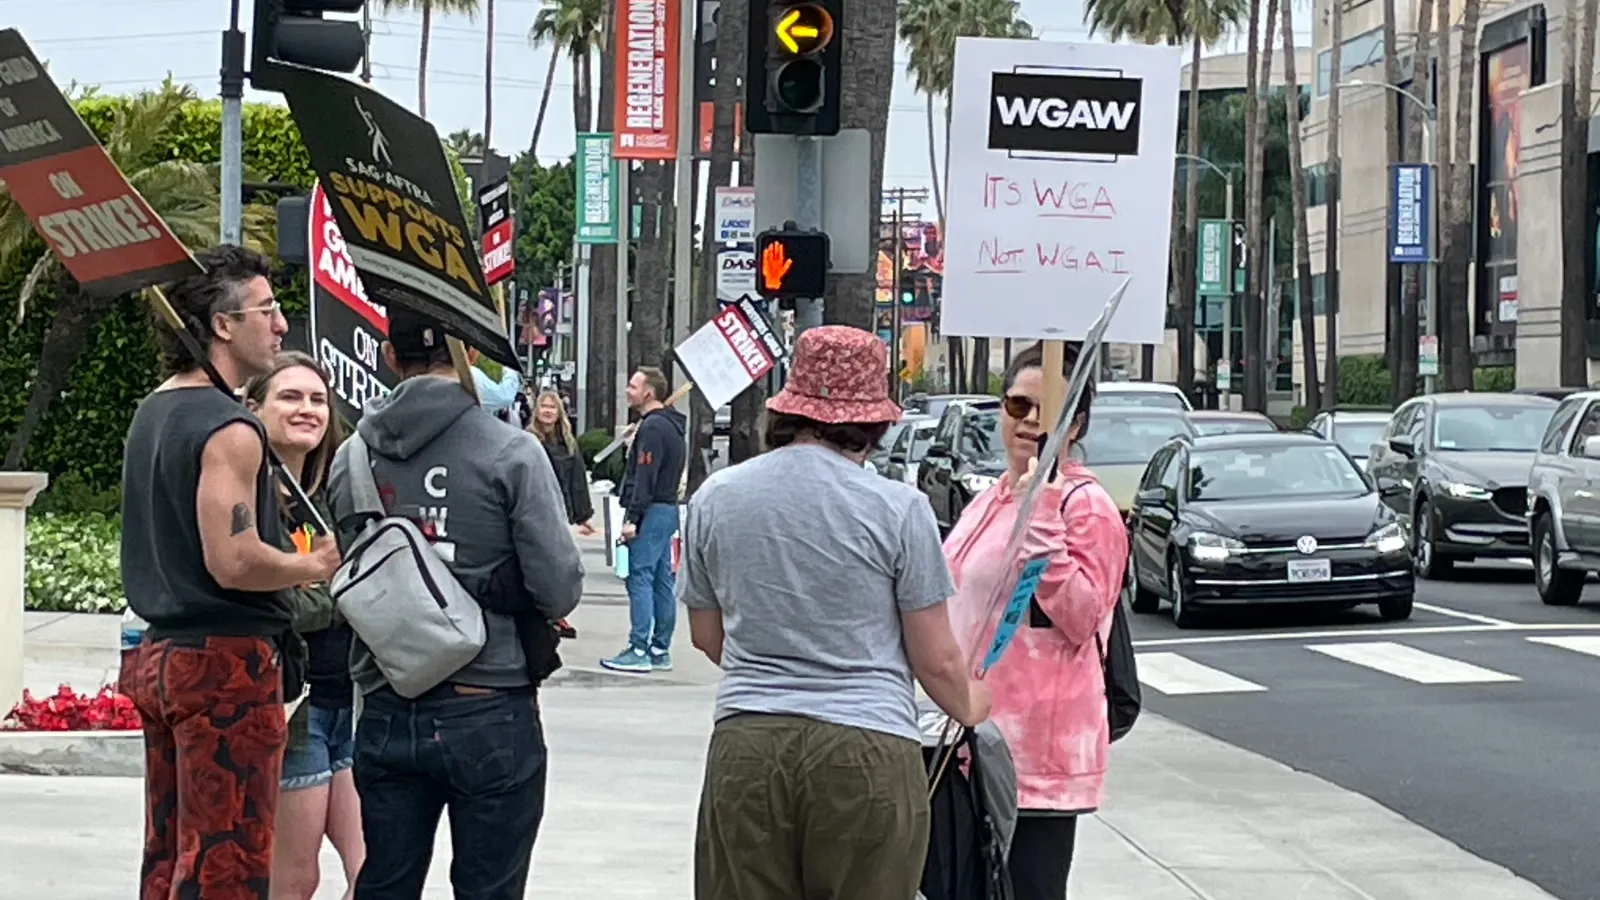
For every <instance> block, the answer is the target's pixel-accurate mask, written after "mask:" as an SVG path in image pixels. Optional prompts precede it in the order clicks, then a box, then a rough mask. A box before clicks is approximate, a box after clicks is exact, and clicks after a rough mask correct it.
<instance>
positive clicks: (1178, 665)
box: [1137, 653, 1266, 697]
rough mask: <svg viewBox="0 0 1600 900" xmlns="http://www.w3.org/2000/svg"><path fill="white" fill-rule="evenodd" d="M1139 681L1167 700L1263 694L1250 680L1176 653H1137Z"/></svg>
mask: <svg viewBox="0 0 1600 900" xmlns="http://www.w3.org/2000/svg"><path fill="white" fill-rule="evenodd" d="M1137 660H1138V668H1139V681H1140V683H1142V684H1144V685H1145V686H1147V687H1151V688H1154V689H1155V690H1158V691H1160V692H1161V693H1163V694H1166V695H1167V696H1169V697H1176V696H1180V695H1184V694H1243V693H1249V692H1251V691H1264V690H1266V688H1264V687H1262V686H1261V685H1259V684H1256V683H1255V682H1252V681H1245V680H1244V679H1243V678H1237V677H1235V676H1233V675H1229V674H1228V673H1227V672H1224V671H1222V670H1220V669H1213V668H1211V667H1210V666H1203V665H1201V664H1199V663H1197V662H1195V661H1194V660H1192V659H1189V658H1188V657H1186V656H1180V655H1179V654H1177V653H1139V654H1137Z"/></svg>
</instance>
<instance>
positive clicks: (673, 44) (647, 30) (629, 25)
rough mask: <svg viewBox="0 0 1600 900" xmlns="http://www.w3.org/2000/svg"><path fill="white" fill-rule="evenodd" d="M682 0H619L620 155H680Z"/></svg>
mask: <svg viewBox="0 0 1600 900" xmlns="http://www.w3.org/2000/svg"><path fill="white" fill-rule="evenodd" d="M682 6H683V4H682V3H679V2H678V0H617V19H616V23H615V26H616V32H615V35H616V42H615V43H616V60H615V67H614V68H613V70H612V71H614V72H615V73H616V81H617V86H616V106H615V107H614V110H613V119H612V121H614V122H615V123H616V129H617V131H616V140H615V142H614V145H613V147H612V152H613V153H614V154H616V157H617V159H646V160H670V159H676V158H677V156H678V140H679V138H680V135H679V134H678V91H679V90H681V89H690V90H692V89H693V87H692V86H690V85H680V84H678V68H679V66H678V29H679V28H680V27H681V24H680V21H679V10H680V9H681V8H682Z"/></svg>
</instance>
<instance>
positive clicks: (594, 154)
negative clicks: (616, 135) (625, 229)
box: [574, 134, 619, 244]
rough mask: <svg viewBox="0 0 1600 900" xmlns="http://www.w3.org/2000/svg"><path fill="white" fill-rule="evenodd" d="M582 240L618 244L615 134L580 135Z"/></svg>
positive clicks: (580, 234)
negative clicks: (613, 139) (612, 155)
mask: <svg viewBox="0 0 1600 900" xmlns="http://www.w3.org/2000/svg"><path fill="white" fill-rule="evenodd" d="M577 160H578V164H577V165H576V166H574V168H575V169H576V170H577V173H578V243H580V244H615V243H616V242H617V234H618V224H619V223H618V219H619V216H618V215H617V162H616V160H615V159H613V158H612V157H611V135H609V134H580V135H578V153H577Z"/></svg>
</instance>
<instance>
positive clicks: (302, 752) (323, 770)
mask: <svg viewBox="0 0 1600 900" xmlns="http://www.w3.org/2000/svg"><path fill="white" fill-rule="evenodd" d="M300 712H301V714H303V715H305V716H306V717H307V730H308V731H309V734H307V735H305V736H304V737H302V738H301V739H300V742H299V743H291V744H290V745H289V749H288V750H287V751H286V752H285V753H284V754H283V775H282V778H283V781H282V783H281V784H282V786H281V787H280V788H279V790H282V791H298V790H302V789H304V788H311V787H319V786H321V785H324V784H327V783H328V782H330V781H332V780H333V776H334V775H335V774H337V773H339V772H343V771H344V770H345V769H348V768H350V766H351V765H353V764H354V762H355V753H356V726H355V721H354V718H353V715H352V713H351V710H350V708H349V707H348V706H347V707H345V708H343V709H323V708H322V707H320V706H311V705H310V704H309V703H308V704H307V705H306V708H305V709H304V710H301V711H300Z"/></svg>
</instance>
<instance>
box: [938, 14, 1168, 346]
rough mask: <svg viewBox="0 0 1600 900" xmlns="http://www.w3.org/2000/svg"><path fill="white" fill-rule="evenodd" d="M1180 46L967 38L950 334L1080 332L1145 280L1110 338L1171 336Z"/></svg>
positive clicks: (955, 174) (950, 240)
mask: <svg viewBox="0 0 1600 900" xmlns="http://www.w3.org/2000/svg"><path fill="white" fill-rule="evenodd" d="M1181 63H1182V60H1181V51H1180V50H1179V49H1178V48H1173V47H1151V46H1136V45H1123V44H1115V45H1113V44H1068V43H1054V42H1049V41H1021V40H1003V39H994V38H961V39H960V40H959V41H957V43H956V59H955V79H954V96H953V98H952V107H951V108H952V118H951V124H950V133H951V135H953V137H952V143H951V147H950V161H949V162H950V185H949V190H948V197H949V201H948V206H949V218H948V225H947V229H948V233H947V234H946V235H945V248H944V249H945V253H944V279H945V280H944V308H943V311H942V320H941V331H942V332H943V333H945V334H947V335H972V336H979V337H1002V338H1020V339H1029V338H1041V339H1054V340H1079V339H1082V338H1083V336H1084V335H1085V334H1086V333H1087V332H1088V330H1089V327H1090V323H1092V322H1093V321H1094V319H1095V316H1096V315H1097V314H1099V312H1100V307H1101V304H1102V302H1103V299H1104V298H1105V297H1106V296H1108V295H1110V294H1111V292H1112V291H1113V290H1116V288H1117V287H1118V285H1120V284H1122V282H1123V281H1124V280H1125V279H1126V278H1128V277H1129V276H1132V277H1133V284H1132V286H1131V287H1130V288H1129V290H1128V295H1127V299H1126V302H1125V303H1124V304H1123V305H1124V307H1125V308H1124V309H1123V311H1122V314H1121V315H1119V316H1118V317H1117V319H1116V321H1114V322H1113V323H1112V324H1111V328H1110V330H1109V331H1108V332H1107V334H1106V340H1109V341H1113V342H1128V343H1146V344H1160V343H1162V342H1163V341H1164V339H1165V331H1166V326H1165V319H1166V306H1167V285H1168V280H1167V267H1168V257H1169V251H1170V249H1171V248H1170V246H1169V241H1170V237H1171V227H1172V183H1173V170H1174V160H1175V151H1174V147H1175V146H1176V143H1177V129H1178V108H1177V98H1178V91H1179V78H1178V72H1179V68H1180V65H1181Z"/></svg>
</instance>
